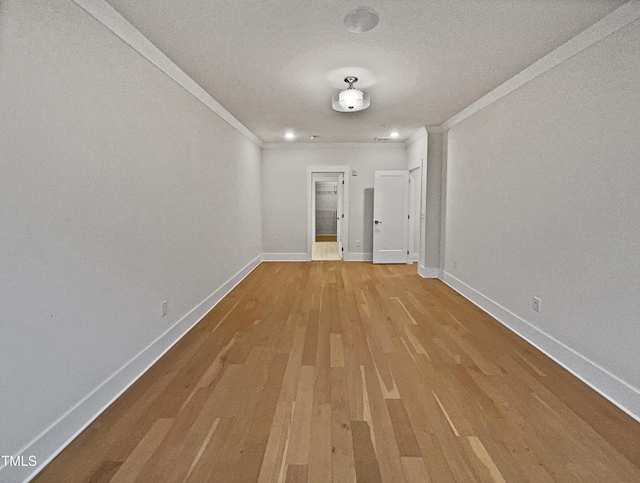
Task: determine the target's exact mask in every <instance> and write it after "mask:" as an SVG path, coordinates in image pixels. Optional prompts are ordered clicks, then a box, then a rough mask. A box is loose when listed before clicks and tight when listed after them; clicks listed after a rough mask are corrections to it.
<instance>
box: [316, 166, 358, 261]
mask: <svg viewBox="0 0 640 483" xmlns="http://www.w3.org/2000/svg"><path fill="white" fill-rule="evenodd" d="M314 173H342V174H343V175H344V176H343V178H344V192H343V194H342V209H343V210H344V221H343V225H342V230H341V236H342V246H343V248H344V253H343V254H342V259H343V260H347V258H348V255H349V166H307V260H308V261H311V250H312V248H313V242H314V241H315V237H314V235H315V218H316V216H315V211H314V208H315V183H314V182H313V174H314Z"/></svg>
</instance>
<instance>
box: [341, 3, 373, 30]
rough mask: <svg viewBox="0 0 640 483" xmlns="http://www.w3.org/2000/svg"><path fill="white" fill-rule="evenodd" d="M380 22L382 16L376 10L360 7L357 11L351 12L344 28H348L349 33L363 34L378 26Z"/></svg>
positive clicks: (346, 18) (347, 16) (345, 18)
mask: <svg viewBox="0 0 640 483" xmlns="http://www.w3.org/2000/svg"><path fill="white" fill-rule="evenodd" d="M379 20H380V16H379V15H378V12H376V11H375V10H374V9H372V8H369V7H358V8H356V9H355V10H351V11H350V12H349V13H348V14H347V15H346V16H345V17H344V26H345V27H347V30H349V32H353V33H354V34H361V33H362V32H368V31H369V30H371V29H372V28H374V27H375V26H376V25H378V21H379Z"/></svg>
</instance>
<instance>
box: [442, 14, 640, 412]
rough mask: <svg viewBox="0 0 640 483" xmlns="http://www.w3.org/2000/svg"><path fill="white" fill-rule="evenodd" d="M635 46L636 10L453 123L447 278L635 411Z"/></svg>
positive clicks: (639, 362)
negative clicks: (536, 300)
mask: <svg viewBox="0 0 640 483" xmlns="http://www.w3.org/2000/svg"><path fill="white" fill-rule="evenodd" d="M638 52H640V21H635V22H633V23H631V24H629V25H628V26H627V27H625V28H623V29H622V30H620V31H618V32H616V33H614V34H613V35H611V36H609V37H607V38H605V39H604V40H602V41H600V42H599V43H597V44H595V45H594V46H592V47H590V48H588V49H587V50H585V51H583V52H582V53H580V54H578V55H576V56H574V57H572V58H570V59H569V60H567V61H565V62H564V63H562V64H560V65H559V66H557V67H555V68H553V69H552V70H550V71H548V72H547V73H545V74H543V75H542V76H540V77H538V78H536V79H534V80H532V81H531V82H529V83H527V84H526V85H524V86H522V87H521V88H519V89H518V90H516V91H514V92H513V93H511V94H509V95H508V96H506V97H503V98H502V99H500V100H499V101H497V102H495V103H494V104H492V105H490V106H488V107H486V108H485V109H483V110H481V111H480V112H478V113H476V114H475V115H473V116H472V117H470V118H468V119H466V120H464V121H463V122H461V123H460V124H457V125H456V126H454V127H453V128H452V129H451V130H450V132H449V134H448V146H447V149H448V160H447V166H448V168H447V169H448V171H447V192H446V221H447V222H446V247H445V248H446V257H445V271H446V274H445V280H447V281H449V282H450V283H452V284H454V286H456V288H458V289H460V290H461V291H463V293H466V294H467V295H470V296H471V297H472V298H475V299H476V301H478V302H479V303H481V304H484V306H485V307H489V308H490V309H492V310H493V311H495V312H497V313H498V314H499V315H500V316H501V317H502V318H503V320H505V321H506V322H508V323H510V324H512V325H514V326H515V327H516V329H517V330H519V331H520V332H522V333H524V334H525V335H527V336H528V337H529V338H530V339H535V342H536V343H538V344H539V345H540V346H541V347H543V348H544V349H545V350H547V351H548V352H549V353H551V354H552V355H554V357H556V358H557V359H558V360H560V361H561V362H563V363H565V364H566V365H567V366H569V367H570V368H571V369H572V370H574V371H575V372H576V373H578V374H579V375H580V376H581V377H583V378H584V379H586V380H587V381H589V382H590V383H591V384H593V385H594V386H596V387H597V388H598V389H599V390H601V391H603V392H605V393H606V394H608V396H609V397H611V398H612V399H614V400H616V401H617V402H618V403H619V404H621V405H622V406H623V407H625V408H626V409H627V410H628V411H630V412H633V413H635V415H636V417H638V416H639V415H640V393H639V392H638V388H639V387H640V371H639V370H638V368H639V367H640V350H638V343H639V341H640V255H639V254H640V162H639V161H640V159H639V153H640V135H639V133H640V82H639V80H640V56H639V55H638ZM454 260H457V268H455V267H454ZM533 296H537V297H540V299H541V301H542V304H541V305H542V310H541V312H540V313H536V312H534V311H533V310H532V297H533ZM576 353H577V354H576Z"/></svg>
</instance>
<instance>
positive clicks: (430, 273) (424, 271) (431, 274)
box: [418, 265, 440, 278]
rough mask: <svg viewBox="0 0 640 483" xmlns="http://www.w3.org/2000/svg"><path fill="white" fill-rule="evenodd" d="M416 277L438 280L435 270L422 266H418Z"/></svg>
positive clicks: (437, 271)
mask: <svg viewBox="0 0 640 483" xmlns="http://www.w3.org/2000/svg"><path fill="white" fill-rule="evenodd" d="M418 275H420V276H421V277H422V278H440V277H439V276H438V275H439V270H438V269H437V268H432V267H423V266H422V265H418Z"/></svg>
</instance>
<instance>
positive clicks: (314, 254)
mask: <svg viewBox="0 0 640 483" xmlns="http://www.w3.org/2000/svg"><path fill="white" fill-rule="evenodd" d="M311 260H315V261H318V260H342V259H341V258H340V254H339V253H338V242H314V243H313V245H311Z"/></svg>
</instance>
